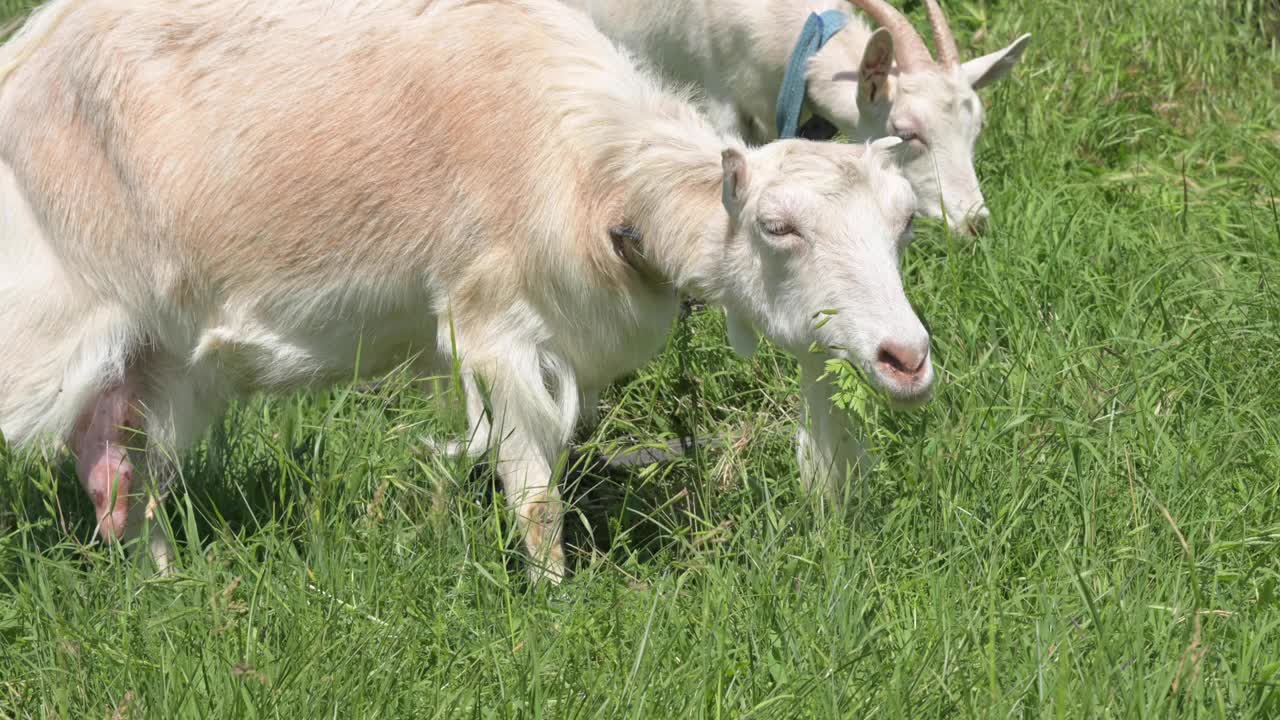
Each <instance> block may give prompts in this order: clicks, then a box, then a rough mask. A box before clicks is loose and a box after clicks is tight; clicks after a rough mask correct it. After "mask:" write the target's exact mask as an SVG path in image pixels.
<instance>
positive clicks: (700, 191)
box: [624, 142, 729, 302]
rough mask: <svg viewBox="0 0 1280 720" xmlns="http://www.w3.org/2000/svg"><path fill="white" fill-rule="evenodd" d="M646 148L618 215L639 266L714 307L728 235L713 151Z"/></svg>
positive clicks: (668, 146) (638, 158) (716, 155)
mask: <svg viewBox="0 0 1280 720" xmlns="http://www.w3.org/2000/svg"><path fill="white" fill-rule="evenodd" d="M708 150H709V148H701V149H699V148H694V147H689V146H687V145H686V146H683V147H682V146H681V143H679V142H675V143H670V144H662V145H660V144H657V143H646V144H644V145H643V146H642V147H641V149H640V150H639V151H638V152H637V153H636V156H635V157H634V158H633V162H634V165H632V166H631V167H632V172H631V173H629V174H630V175H631V177H630V182H629V183H628V187H627V199H626V204H625V208H624V214H625V217H626V219H627V221H628V222H629V223H630V224H632V225H633V226H634V227H635V228H636V230H638V231H639V235H640V240H639V243H640V251H641V255H642V256H643V258H644V260H645V262H646V263H647V264H648V265H649V267H650V268H651V269H652V270H653V271H654V273H655V274H656V275H657V276H658V277H659V278H661V280H662V281H663V282H665V283H668V284H670V285H671V286H673V287H674V288H675V289H677V290H680V291H683V292H687V293H692V294H696V295H698V296H700V297H702V298H703V299H705V300H707V301H711V302H715V301H716V300H717V299H718V295H719V294H720V293H719V288H718V287H717V285H718V283H716V282H715V278H716V277H717V272H716V269H717V266H718V264H719V258H720V255H721V253H722V252H723V250H724V244H725V240H726V238H727V236H728V234H729V218H728V215H727V214H726V213H725V210H724V206H723V204H722V203H721V199H720V198H721V189H720V188H721V181H722V171H721V167H720V157H719V153H718V150H711V151H710V152H708Z"/></svg>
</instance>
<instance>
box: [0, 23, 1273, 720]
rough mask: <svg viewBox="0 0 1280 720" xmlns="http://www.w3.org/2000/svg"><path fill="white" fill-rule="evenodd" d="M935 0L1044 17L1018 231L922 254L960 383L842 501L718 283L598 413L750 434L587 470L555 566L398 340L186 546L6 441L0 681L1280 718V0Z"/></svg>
mask: <svg viewBox="0 0 1280 720" xmlns="http://www.w3.org/2000/svg"><path fill="white" fill-rule="evenodd" d="M15 5H16V4H15V3H12V2H8V3H4V4H0V8H3V9H5V10H9V11H16V10H17V7H16V6H15ZM948 7H950V8H951V12H952V14H953V16H954V18H955V20H954V22H955V24H956V25H957V33H958V35H960V37H961V40H962V44H967V45H968V46H969V49H970V50H972V51H984V52H985V51H990V50H992V49H995V48H996V47H998V46H999V45H1000V44H1001V43H1002V42H1007V41H1008V40H1010V39H1012V38H1013V37H1015V36H1016V34H1017V33H1018V32H1020V31H1027V32H1032V33H1034V37H1033V41H1032V45H1031V49H1030V50H1029V52H1028V55H1027V57H1026V58H1025V59H1024V61H1023V63H1022V65H1021V66H1020V67H1019V69H1018V70H1017V72H1016V73H1015V75H1014V77H1013V78H1012V79H1011V80H1008V81H1006V82H1004V83H1003V84H1002V85H1000V86H997V87H996V88H993V89H992V90H990V91H988V94H987V95H986V100H987V103H988V106H989V108H990V116H989V129H988V130H987V131H986V134H985V136H984V139H983V142H982V144H981V147H980V155H979V173H980V175H981V176H982V177H983V178H984V183H985V185H984V189H985V191H986V194H987V198H988V201H989V204H990V205H991V207H992V210H993V214H994V221H995V222H994V228H993V230H992V231H991V232H990V233H989V234H988V235H987V236H986V237H983V238H980V239H978V240H970V239H962V238H958V237H952V236H949V235H947V234H946V233H945V232H944V230H943V229H942V228H941V227H939V226H936V225H930V226H927V227H922V228H921V229H920V230H919V231H918V239H917V241H916V243H915V245H914V246H913V248H912V250H911V251H910V253H909V259H908V263H907V267H906V271H905V280H906V283H907V287H908V292H909V294H910V296H911V297H912V299H913V301H914V302H915V303H916V304H917V306H918V308H919V309H920V311H921V315H922V316H923V317H924V318H926V322H927V323H928V325H929V327H930V330H931V332H932V334H933V337H934V341H935V345H934V349H935V352H936V356H935V357H936V362H937V369H938V370H939V373H940V379H941V385H940V391H939V393H938V396H937V398H936V400H935V401H934V402H933V403H932V404H931V405H930V406H929V407H928V408H926V409H925V410H923V411H921V412H919V413H916V414H911V415H895V414H891V413H888V412H887V411H884V410H881V409H877V408H873V409H872V410H871V413H872V414H873V415H876V416H877V417H879V418H880V424H879V425H878V430H877V432H876V436H875V437H876V440H877V443H878V444H880V445H881V446H882V447H881V451H882V453H883V463H882V466H881V468H880V470H879V472H878V473H877V474H876V475H875V476H873V477H869V478H867V479H866V480H865V481H863V482H861V483H859V484H857V485H856V486H854V487H852V488H850V489H849V493H850V495H851V496H852V502H851V504H850V509H849V510H848V512H847V513H845V514H844V515H841V516H833V515H832V514H830V513H827V514H823V513H818V512H815V511H814V508H813V506H812V505H811V504H810V503H809V501H807V500H806V499H805V498H804V497H803V496H802V495H801V494H800V492H799V490H798V487H797V482H796V480H795V462H794V458H793V456H792V451H791V435H792V432H793V430H794V424H793V422H794V420H793V418H794V415H795V410H796V406H797V398H796V386H795V379H794V376H795V373H794V366H793V364H792V363H791V362H790V361H789V360H788V359H787V358H786V357H785V356H783V355H782V354H780V353H778V352H776V351H770V350H766V351H765V352H763V353H762V354H761V355H760V356H758V357H757V358H755V359H753V360H751V361H742V360H738V359H735V358H734V357H733V356H732V355H731V354H730V352H729V350H728V349H727V342H726V340H725V336H724V330H723V327H722V322H721V320H720V318H719V317H718V316H717V315H716V314H715V313H701V314H698V315H695V316H694V317H693V318H691V320H690V321H689V322H688V323H687V324H686V325H685V326H684V327H683V328H682V329H681V330H680V331H679V332H678V333H677V334H675V335H674V336H673V339H672V348H671V349H670V350H669V351H668V352H667V353H665V354H664V355H663V356H662V357H661V358H659V359H658V360H657V361H656V362H654V363H653V364H651V365H649V366H648V367H647V368H646V369H644V370H643V371H641V372H640V373H638V374H637V375H636V376H635V377H633V378H630V379H628V381H627V382H625V383H623V384H620V385H618V386H617V387H616V388H614V389H613V390H612V391H611V393H610V394H609V395H608V396H607V397H606V398H605V410H604V417H605V420H604V422H603V423H602V424H601V425H600V426H599V428H597V429H595V430H594V431H592V432H591V434H590V435H589V436H586V437H583V438H582V439H581V447H582V448H583V450H584V452H586V453H588V454H591V452H592V451H595V452H605V451H608V450H609V449H610V448H612V447H615V446H617V445H619V444H627V443H634V442H643V443H648V442H654V441H661V440H665V439H667V438H670V437H672V435H673V434H674V433H678V432H681V431H682V429H684V428H693V429H695V430H696V432H697V433H698V434H699V435H700V436H702V437H711V436H717V435H725V434H728V435H730V436H731V437H733V438H738V439H741V441H742V442H739V443H735V444H732V445H730V446H727V447H722V448H710V449H707V450H706V451H705V452H703V453H702V455H701V456H700V457H699V458H694V459H688V460H683V461H680V462H678V463H674V464H669V465H663V466H656V467H649V468H645V469H640V470H637V471H635V472H631V473H622V472H615V473H605V472H602V471H600V470H598V469H597V470H594V471H588V472H585V473H574V476H575V480H574V481H573V482H572V483H570V485H571V489H570V492H569V495H570V498H571V500H572V503H573V511H572V515H571V517H570V519H569V535H570V542H571V543H572V544H573V546H574V548H575V549H574V551H573V555H574V560H575V562H576V566H577V573H576V575H575V576H574V577H573V578H571V579H570V580H569V581H568V582H566V583H565V584H564V585H562V586H561V587H558V588H548V587H542V586H539V587H531V586H529V585H528V584H527V583H526V582H525V581H524V579H523V577H524V574H523V571H522V567H523V565H522V563H523V561H522V558H521V557H520V554H519V552H518V546H517V545H516V544H515V542H514V541H513V540H512V538H511V537H510V536H509V532H508V524H507V522H506V520H505V518H504V513H503V511H502V509H501V503H495V502H494V498H493V492H492V488H493V486H494V484H493V480H492V478H491V477H490V476H489V475H488V474H487V473H485V472H483V471H481V470H477V471H475V472H468V469H467V468H460V467H451V466H446V465H444V464H442V463H441V462H440V461H439V460H436V459H432V458H428V457H421V456H419V455H418V454H416V453H415V450H414V439H415V438H416V437H417V436H418V435H419V434H420V433H422V432H427V431H436V432H438V431H441V430H442V429H451V430H452V431H455V432H456V431H457V430H458V428H459V426H458V421H457V417H456V410H455V411H449V410H445V411H441V410H440V409H438V408H436V407H434V406H432V405H430V404H428V403H426V402H425V401H423V400H421V399H420V397H421V393H420V392H419V391H418V386H417V385H416V384H415V383H414V382H411V381H410V380H409V379H406V378H400V377H397V378H393V379H392V380H391V381H390V382H388V383H386V384H385V385H382V386H379V387H377V388H375V389H369V388H368V386H351V387H344V388H340V389H338V390H336V391H334V392H332V393H329V394H324V395H321V396H317V397H311V398H286V399H277V400H271V401H262V400H257V401H254V402H250V403H248V404H246V405H245V406H242V407H240V408H239V409H237V410H236V411H235V412H234V413H232V414H231V415H230V416H229V417H228V418H227V419H226V421H225V422H224V423H223V424H222V425H221V426H220V427H219V428H217V429H216V430H215V432H214V433H213V434H212V436H211V438H210V440H209V442H208V443H207V444H206V445H204V446H202V447H201V448H200V449H199V451H198V452H196V453H194V454H192V455H191V457H190V458H189V460H188V461H187V462H186V463H185V466H184V473H183V480H182V481H181V484H182V487H181V488H179V489H178V491H177V492H176V493H175V495H174V497H173V500H172V501H171V502H170V504H169V508H170V512H169V518H170V520H171V521H172V524H173V528H174V532H175V533H176V535H177V537H178V538H179V542H178V553H179V562H178V568H179V569H178V571H177V573H176V574H174V575H173V576H172V577H166V578H163V579H155V578H152V577H150V576H148V575H147V574H145V573H144V572H142V571H140V570H139V569H137V568H136V567H135V566H134V564H133V563H132V562H130V561H129V560H128V558H126V557H125V556H123V555H122V554H120V553H119V552H118V551H117V550H114V549H110V548H103V547H102V546H100V545H91V544H88V542H87V541H88V539H89V536H90V534H91V528H92V521H91V516H92V508H91V506H90V505H89V503H88V501H87V500H86V499H85V498H84V497H82V495H83V494H82V492H81V490H80V488H79V486H78V483H77V481H76V479H75V476H74V472H73V470H72V468H71V467H70V466H69V464H68V463H67V461H66V460H65V459H53V460H52V461H45V460H43V459H40V458H38V457H34V456H32V455H31V454H28V453H15V452H13V451H11V450H7V449H0V718H2V717H8V716H12V717H103V716H111V715H112V713H116V715H115V716H116V717H128V718H133V717H144V716H145V717H164V718H170V717H216V718H224V717H288V718H302V717H308V718H309V717H344V718H345V717H476V718H488V717H499V718H507V717H520V718H526V717H529V718H532V717H547V718H576V717H600V718H631V717H654V718H672V717H680V718H684V717H689V718H692V717H698V718H702V717H707V718H743V717H756V718H791V717H804V718H830V717H855V718H861V717H886V718H898V717H901V718H923V717H956V716H960V717H1004V716H1018V717H1055V718H1058V717H1061V718H1085V717H1088V718H1094V717H1171V716H1178V717H1233V718H1234V717H1257V718H1262V717H1280V380H1278V379H1277V373H1278V372H1280V100H1278V98H1280V50H1278V49H1277V39H1276V34H1275V33H1276V32H1277V29H1278V28H1280V4H1277V3H1276V2H1274V0H1272V1H1270V2H1256V1H1253V0H1237V1H1234V2H1228V1H1226V0H1142V1H1140V2H1134V1H1128V0H1096V1H1095V2H1088V3H1077V2H1069V1H1068V0H1007V1H1000V2H996V1H994V0H993V1H992V2H988V3H986V4H981V3H971V2H951V3H950V4H949V6H948ZM913 14H914V15H915V16H917V17H918V16H919V14H920V11H919V8H918V3H917V6H916V7H914V10H913ZM677 351H678V352H677Z"/></svg>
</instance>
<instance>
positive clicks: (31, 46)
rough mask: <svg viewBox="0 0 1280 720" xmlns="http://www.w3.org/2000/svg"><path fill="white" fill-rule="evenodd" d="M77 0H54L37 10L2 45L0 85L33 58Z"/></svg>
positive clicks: (0, 50)
mask: <svg viewBox="0 0 1280 720" xmlns="http://www.w3.org/2000/svg"><path fill="white" fill-rule="evenodd" d="M76 3H77V0H53V2H49V3H46V4H45V5H43V6H41V7H39V8H37V9H36V10H35V11H33V12H32V13H31V15H30V16H29V17H28V18H27V19H26V21H25V22H23V23H22V28H21V29H19V30H18V31H17V32H16V33H14V34H13V37H11V38H9V40H8V41H6V42H5V43H4V45H0V85H3V84H4V81H5V79H6V78H8V77H9V74H10V73H12V72H13V71H14V69H16V68H17V67H18V66H19V65H21V64H22V63H24V62H26V60H27V58H29V57H31V53H33V52H35V51H36V49H38V48H39V47H40V43H42V42H44V39H45V38H47V37H49V35H51V34H53V31H54V30H57V29H58V24H59V23H61V22H62V20H63V18H65V17H66V16H67V14H68V13H69V12H70V11H71V9H72V8H73V7H74V6H75V5H76Z"/></svg>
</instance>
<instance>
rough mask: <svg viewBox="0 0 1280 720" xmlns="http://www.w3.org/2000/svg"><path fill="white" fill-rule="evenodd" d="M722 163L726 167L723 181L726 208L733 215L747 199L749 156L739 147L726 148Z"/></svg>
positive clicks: (722, 191) (722, 154) (721, 157)
mask: <svg viewBox="0 0 1280 720" xmlns="http://www.w3.org/2000/svg"><path fill="white" fill-rule="evenodd" d="M720 165H721V167H723V168H724V179H723V181H722V183H721V193H722V198H723V201H724V208H725V210H728V211H729V213H730V214H731V215H733V214H737V212H738V211H739V210H741V209H742V204H743V202H745V201H746V199H747V156H746V155H743V154H742V151H741V150H739V149H737V148H726V149H725V150H724V151H722V152H721V153H720Z"/></svg>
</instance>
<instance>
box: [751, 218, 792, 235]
mask: <svg viewBox="0 0 1280 720" xmlns="http://www.w3.org/2000/svg"><path fill="white" fill-rule="evenodd" d="M760 226H761V227H763V228H764V231H765V232H767V233H769V234H770V235H774V236H777V237H781V236H783V235H795V234H796V228H795V226H794V225H792V224H791V223H788V222H783V221H782V220H763V221H761V223H760Z"/></svg>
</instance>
